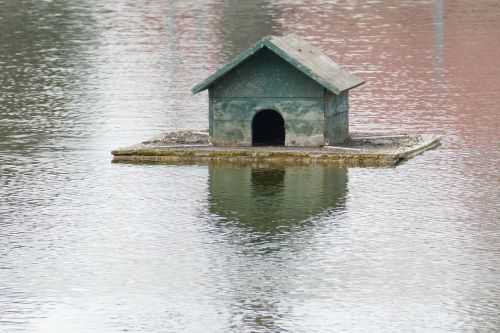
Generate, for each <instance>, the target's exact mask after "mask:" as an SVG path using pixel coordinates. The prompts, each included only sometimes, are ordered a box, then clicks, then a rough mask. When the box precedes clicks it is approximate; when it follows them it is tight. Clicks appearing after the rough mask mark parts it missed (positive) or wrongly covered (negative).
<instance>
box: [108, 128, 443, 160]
mask: <svg viewBox="0 0 500 333" xmlns="http://www.w3.org/2000/svg"><path fill="white" fill-rule="evenodd" d="M439 144H440V137H438V136H435V135H426V134H407V133H351V137H350V139H349V140H348V141H347V142H345V143H344V144H342V145H336V146H324V147H280V146H263V147H214V146H212V145H211V144H210V143H209V140H208V134H207V133H206V132H202V131H179V132H171V133H166V134H164V135H162V136H159V137H157V138H153V139H151V140H148V141H145V142H143V143H141V144H138V145H134V146H131V147H128V148H123V149H116V150H113V151H112V154H113V156H114V157H113V162H139V163H141V162H142V163H151V162H153V163H175V164H178V163H206V162H213V161H216V162H238V163H241V162H244V163H247V162H250V163H253V162H264V163H300V164H308V163H328V164H337V165H348V166H391V165H397V164H398V163H400V162H402V161H405V160H407V159H409V158H411V157H413V156H415V155H418V154H420V153H422V152H424V151H425V150H428V149H431V148H434V147H437V146H438V145H439Z"/></svg>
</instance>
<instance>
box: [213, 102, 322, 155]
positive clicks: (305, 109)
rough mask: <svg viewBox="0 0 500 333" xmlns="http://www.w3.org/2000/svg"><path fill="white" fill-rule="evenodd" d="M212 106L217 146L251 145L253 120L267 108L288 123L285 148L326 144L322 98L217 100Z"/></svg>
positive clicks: (214, 138) (214, 141)
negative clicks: (276, 112) (277, 113)
mask: <svg viewBox="0 0 500 333" xmlns="http://www.w3.org/2000/svg"><path fill="white" fill-rule="evenodd" d="M211 104H212V110H213V111H212V117H213V120H212V143H213V144H215V145H220V146H228V145H231V146H232V145H235V146H251V145H252V119H253V117H254V116H255V114H256V113H257V112H259V111H261V110H266V109H271V110H276V111H278V112H279V113H280V114H281V116H282V117H283V119H284V120H285V145H286V146H321V145H323V142H324V138H323V127H324V117H323V109H324V100H323V98H244V99H243V98H234V99H233V98H215V99H213V100H212V103H211Z"/></svg>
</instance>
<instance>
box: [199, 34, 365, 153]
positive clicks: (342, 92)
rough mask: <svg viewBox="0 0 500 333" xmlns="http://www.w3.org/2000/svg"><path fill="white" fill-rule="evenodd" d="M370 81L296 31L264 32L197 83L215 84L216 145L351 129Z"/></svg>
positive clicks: (300, 142) (311, 141) (212, 122)
mask: <svg viewBox="0 0 500 333" xmlns="http://www.w3.org/2000/svg"><path fill="white" fill-rule="evenodd" d="M363 83H364V81H363V80H361V79H359V78H358V77H356V76H354V75H352V74H350V73H349V72H348V71H347V70H345V69H343V68H342V67H341V66H339V65H337V64H336V63H335V62H333V61H332V60H331V59H330V58H328V56H326V55H325V54H324V53H323V52H321V51H320V50H319V49H317V48H315V47H313V46H312V45H310V44H308V43H306V42H305V41H303V40H301V39H300V38H298V37H297V36H296V35H288V36H284V37H269V38H267V37H266V38H263V39H261V40H260V41H259V42H257V43H256V44H254V45H253V46H252V47H250V48H249V49H247V50H245V51H244V52H243V53H242V54H240V55H239V56H237V57H236V58H234V59H233V60H231V61H230V62H229V63H227V64H226V65H225V66H224V67H222V68H221V69H219V70H218V71H217V72H215V73H214V74H212V75H211V76H210V77H208V78H207V79H206V80H205V81H203V82H201V83H200V84H199V85H197V86H196V87H194V88H193V89H192V91H193V93H198V92H200V91H202V90H205V89H208V90H209V99H210V102H209V131H210V137H211V139H212V143H213V144H214V145H221V146H227V145H236V146H250V145H284V146H322V145H325V144H331V143H338V142H342V141H345V140H346V139H347V137H348V135H349V128H348V126H349V123H348V111H349V110H348V109H349V104H348V90H350V89H352V88H354V87H357V86H359V85H361V84H363Z"/></svg>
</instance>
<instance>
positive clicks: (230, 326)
mask: <svg viewBox="0 0 500 333" xmlns="http://www.w3.org/2000/svg"><path fill="white" fill-rule="evenodd" d="M0 32H1V33H0V83H1V88H0V89H1V90H0V331H1V332H123V331H130V332H331V331H336V332H495V331H497V332H498V331H499V330H500V189H499V188H500V148H499V143H498V142H499V140H500V131H499V128H500V83H499V82H500V80H499V77H500V5H499V3H498V1H496V0H482V1H472V0H470V1H466V0H465V1H444V0H442V1H439V0H436V1H375V0H374V1H338V2H337V1H318V2H316V3H315V4H314V5H312V4H308V3H305V2H302V1H288V0H285V1H270V0H269V1H268V0H256V1H236V0H221V1H209V0H207V1H193V2H186V1H159V0H149V1H126V0H114V1H97V0H95V1H93V0H88V1H76V0H67V1H55V0H54V1H51V0H46V1H34V0H20V1H13V0H0ZM290 32H295V33H297V34H299V35H300V36H302V37H304V38H305V39H307V40H309V41H310V42H311V43H313V44H314V45H316V46H318V47H321V48H322V49H323V50H325V52H326V53H327V54H328V55H329V56H331V57H332V58H333V59H334V60H336V61H338V62H339V63H341V64H342V65H344V66H345V67H346V68H347V69H349V70H350V71H352V72H353V73H354V74H356V75H358V76H360V77H362V78H364V79H366V80H367V83H366V84H365V85H364V86H362V87H360V88H357V89H354V90H353V91H352V93H351V94H350V95H351V96H350V97H351V98H350V100H351V113H350V123H351V130H358V131H388V130H390V131H408V132H417V133H435V134H439V135H443V142H442V146H441V147H439V148H438V149H435V150H432V151H428V152H425V153H424V154H423V155H420V156H417V157H415V158H414V159H412V160H410V161H408V162H406V163H404V164H402V165H399V166H397V167H395V168H335V167H327V166H283V167H274V168H269V167H265V166H262V165H248V166H244V165H243V166H230V165H212V166H207V165H185V166H169V165H134V164H112V163H111V155H110V150H111V149H113V148H117V147H123V146H127V145H130V144H135V143H137V142H140V141H143V140H146V139H148V138H150V137H151V136H153V135H157V134H160V133H162V132H164V131H170V130H176V129H206V128H207V127H208V121H207V101H208V97H207V94H206V93H202V94H198V95H195V96H192V95H191V93H190V88H191V87H193V86H194V85H196V84H197V83H198V82H199V81H201V80H202V79H204V78H205V77H206V76H208V75H209V74H210V73H211V72H212V71H214V70H215V69H217V68H218V67H219V66H221V65H222V64H224V63H225V62H226V61H227V60H229V59H230V58H231V57H233V56H235V55H236V54H238V53H239V52H240V51H241V50H243V49H244V48H246V47H248V46H249V45H251V44H252V43H254V42H255V41H257V40H258V39H260V38H261V37H262V36H263V35H269V34H275V35H282V34H287V33H290Z"/></svg>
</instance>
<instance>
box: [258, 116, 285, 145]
mask: <svg viewBox="0 0 500 333" xmlns="http://www.w3.org/2000/svg"><path fill="white" fill-rule="evenodd" d="M284 145H285V121H284V120H283V117H282V116H281V115H280V114H279V112H277V111H274V110H262V111H259V112H258V113H257V114H256V115H255V116H254V117H253V120H252V146H284Z"/></svg>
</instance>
